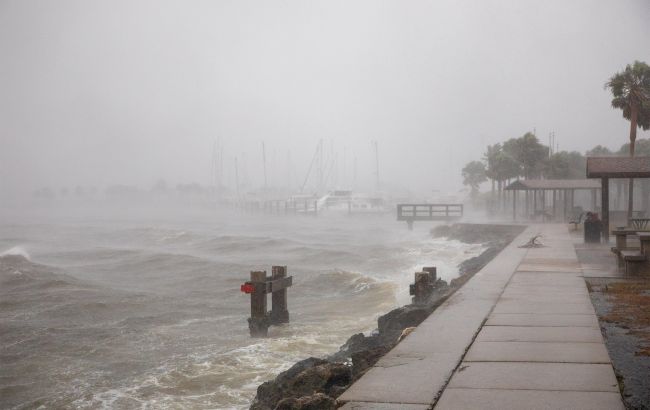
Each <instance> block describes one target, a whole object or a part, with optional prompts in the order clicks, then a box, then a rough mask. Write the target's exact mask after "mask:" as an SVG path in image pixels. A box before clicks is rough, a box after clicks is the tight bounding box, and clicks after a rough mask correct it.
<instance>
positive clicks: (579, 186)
mask: <svg viewBox="0 0 650 410" xmlns="http://www.w3.org/2000/svg"><path fill="white" fill-rule="evenodd" d="M504 189H505V190H506V191H512V192H513V195H512V217H513V219H514V220H516V219H517V192H519V191H524V192H526V213H528V211H529V208H530V198H529V197H530V196H529V195H528V193H529V192H532V193H533V198H532V208H533V215H537V214H538V212H539V210H538V208H537V207H538V204H539V199H541V201H542V204H543V205H542V209H541V211H542V212H545V210H544V206H545V204H546V193H547V192H548V191H551V192H552V195H553V197H552V218H553V219H557V217H558V209H557V202H558V199H560V198H562V199H563V200H564V206H563V207H562V213H561V214H562V215H563V216H565V217H566V216H567V214H568V213H569V211H568V209H573V206H574V196H575V191H577V190H590V191H591V202H592V208H593V209H595V208H596V196H597V192H598V190H599V189H601V186H600V181H595V180H592V179H519V180H517V181H515V182H513V183H511V184H510V185H508V186H507V187H505V188H504Z"/></svg>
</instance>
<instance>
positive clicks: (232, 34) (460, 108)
mask: <svg viewBox="0 0 650 410" xmlns="http://www.w3.org/2000/svg"><path fill="white" fill-rule="evenodd" d="M649 23H650V3H648V1H646V0H629V1H623V2H612V1H597V0H595V1H587V0H580V1H571V2H565V1H548V2H536V1H512V0H511V1H505V0H504V1H477V0H472V1H469V0H466V1H451V0H443V1H409V2H407V3H404V2H399V1H392V2H387V1H355V2H347V1H322V2H304V1H282V2H262V1H192V2H170V1H135V2H134V1H110V2H109V1H90V2H89V1H66V0H64V1H57V2H42V1H31V0H15V1H12V0H3V1H2V2H0V59H1V60H2V64H0V90H1V92H0V141H1V146H2V150H0V194H2V195H3V197H5V198H6V197H7V195H13V194H15V193H16V192H19V193H30V192H31V191H32V190H33V189H37V188H40V187H43V186H53V187H57V188H58V187H61V186H76V185H93V186H97V187H103V186H106V185H109V184H137V185H149V186H150V185H152V184H153V183H154V182H155V181H157V180H158V179H160V178H163V179H165V180H167V181H169V182H171V183H172V184H177V183H188V182H192V181H195V182H198V183H201V184H207V183H209V178H210V153H211V150H212V147H213V144H214V140H215V139H217V138H218V139H220V141H221V143H222V144H223V146H224V156H225V159H224V164H226V165H225V167H226V168H227V171H228V172H229V173H231V174H232V173H233V172H232V169H233V168H234V165H233V161H234V157H239V160H240V166H242V167H246V168H247V174H248V179H250V180H251V184H255V185H258V186H259V185H260V184H261V183H262V180H263V176H262V170H261V163H262V161H261V156H262V153H261V143H262V141H265V142H266V146H267V151H268V153H267V157H268V162H269V165H268V168H269V173H270V183H271V184H284V183H285V182H286V181H287V179H288V178H287V177H286V175H287V173H288V171H287V165H286V162H287V158H288V157H290V161H289V162H290V164H291V167H292V171H291V172H293V173H294V174H295V182H294V185H299V182H297V181H299V180H301V179H302V178H304V175H305V174H306V172H307V169H308V166H309V163H310V160H311V156H312V154H313V152H314V150H315V148H316V145H317V143H318V141H319V139H324V140H325V141H326V142H327V143H329V142H331V141H334V144H335V150H336V152H337V153H338V155H339V156H340V158H339V161H338V163H339V166H340V168H341V169H340V171H339V173H340V174H341V175H343V174H347V176H348V178H349V177H350V176H351V174H352V162H353V158H354V157H356V158H357V162H358V164H357V169H358V171H357V173H358V180H359V183H361V182H365V183H372V173H373V172H374V171H373V170H374V168H373V160H374V156H373V154H372V149H371V145H370V144H371V141H372V140H376V141H377V142H378V143H379V153H380V162H381V171H382V176H383V179H384V180H385V181H386V183H387V184H388V183H392V184H393V185H401V186H407V187H409V188H412V189H416V190H421V189H428V190H429V189H434V188H435V189H441V188H442V189H447V190H456V189H458V186H459V183H460V172H459V171H460V168H461V167H462V166H463V164H465V163H466V162H467V161H469V160H471V159H476V158H480V156H481V154H482V152H483V151H484V149H485V145H487V144H488V143H495V142H498V141H502V140H504V139H506V138H510V137H517V136H521V135H523V134H524V133H525V132H527V131H532V130H533V129H535V130H536V131H537V134H538V136H539V137H540V139H541V140H542V141H546V138H547V136H548V133H549V132H551V131H554V132H555V134H556V138H557V140H558V142H559V144H560V149H569V150H579V151H581V152H584V151H585V150H586V149H587V148H590V147H592V146H594V145H596V144H602V145H610V146H613V147H615V148H618V147H619V146H620V145H621V144H622V143H623V142H624V141H625V140H626V138H627V133H628V128H629V126H628V123H627V122H626V121H625V120H624V119H623V118H622V116H621V114H620V112H619V111H617V110H613V109H611V108H610V99H611V98H610V95H609V92H608V91H606V90H604V89H603V85H604V83H605V82H606V81H607V79H608V78H609V77H610V76H611V75H612V74H613V73H615V72H617V71H620V70H622V69H623V68H624V66H625V65H626V64H628V63H631V62H633V61H634V60H635V59H638V60H645V61H648V60H650V24H649ZM648 136H649V134H648V133H647V132H643V133H640V135H639V138H644V137H645V138H647V137H648ZM288 151H290V154H288ZM344 151H345V152H347V159H346V161H344V160H343V156H344ZM344 162H346V163H347V164H346V167H347V170H343V163H344ZM415 164H417V165H415ZM423 174H424V175H426V176H423ZM228 179H229V181H231V184H232V179H233V177H232V175H230V176H229V177H228Z"/></svg>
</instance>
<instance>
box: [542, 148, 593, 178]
mask: <svg viewBox="0 0 650 410" xmlns="http://www.w3.org/2000/svg"><path fill="white" fill-rule="evenodd" d="M586 164H587V160H586V158H585V157H584V156H583V155H582V154H581V153H579V152H576V151H573V152H567V151H560V152H556V153H555V154H553V155H551V156H550V157H549V158H548V159H547V160H546V161H545V163H544V176H546V178H549V179H582V178H584V177H585V168H586Z"/></svg>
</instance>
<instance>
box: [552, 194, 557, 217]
mask: <svg viewBox="0 0 650 410" xmlns="http://www.w3.org/2000/svg"><path fill="white" fill-rule="evenodd" d="M556 192H557V191H556V190H555V189H554V190H553V221H556V220H557V206H556V202H557V194H556Z"/></svg>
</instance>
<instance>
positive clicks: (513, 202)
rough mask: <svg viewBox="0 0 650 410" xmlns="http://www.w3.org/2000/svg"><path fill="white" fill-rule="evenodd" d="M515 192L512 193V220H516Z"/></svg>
mask: <svg viewBox="0 0 650 410" xmlns="http://www.w3.org/2000/svg"><path fill="white" fill-rule="evenodd" d="M517 192H518V191H512V220H513V221H516V220H517Z"/></svg>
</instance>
